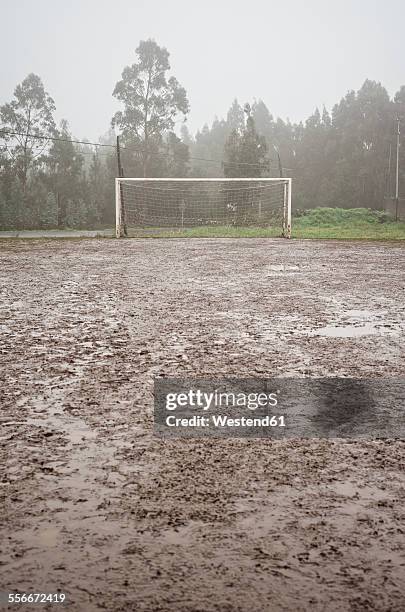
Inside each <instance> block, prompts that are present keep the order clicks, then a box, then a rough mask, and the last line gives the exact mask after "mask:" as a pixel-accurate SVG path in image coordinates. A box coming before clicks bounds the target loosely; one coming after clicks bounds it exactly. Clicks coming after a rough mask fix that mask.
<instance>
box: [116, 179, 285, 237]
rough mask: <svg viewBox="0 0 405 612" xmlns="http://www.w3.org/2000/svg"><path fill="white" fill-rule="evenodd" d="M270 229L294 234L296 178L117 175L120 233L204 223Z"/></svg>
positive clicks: (184, 226)
mask: <svg viewBox="0 0 405 612" xmlns="http://www.w3.org/2000/svg"><path fill="white" fill-rule="evenodd" d="M229 226H233V227H238V226H239V227H246V226H250V227H266V228H274V229H275V230H276V233H277V232H279V235H280V236H284V237H286V238H289V237H290V235H291V179H289V178H260V179H245V178H244V179H239V178H229V179H188V178H187V179H167V178H165V179H160V178H117V179H116V235H117V238H119V237H121V236H124V235H127V234H128V235H131V234H132V235H144V236H147V235H154V234H159V233H162V231H163V232H164V231H165V230H166V231H168V230H180V231H181V230H186V229H187V228H198V227H211V228H221V227H229Z"/></svg>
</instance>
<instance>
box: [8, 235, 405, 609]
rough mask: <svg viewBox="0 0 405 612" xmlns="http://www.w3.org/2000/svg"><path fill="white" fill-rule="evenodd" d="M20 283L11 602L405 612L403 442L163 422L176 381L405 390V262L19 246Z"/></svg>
mask: <svg viewBox="0 0 405 612" xmlns="http://www.w3.org/2000/svg"><path fill="white" fill-rule="evenodd" d="M0 282H1V294H0V318H1V327H0V334H1V345H0V360H1V362H0V364H1V365H0V373H1V389H0V402H1V412H0V426H1V435H0V449H1V461H0V469H1V475H0V496H1V499H0V512H1V516H0V520H1V533H0V547H1V554H0V576H1V578H0V590H2V591H8V590H12V591H19V592H38V591H40V592H47V593H50V592H57V590H59V591H61V592H64V593H66V594H67V599H68V602H69V603H68V607H67V609H69V610H72V611H92V610H99V609H105V610H113V611H119V610H123V611H126V610H140V611H148V612H155V611H156V612H164V611H168V612H169V611H170V612H214V611H215V612H217V611H218V612H219V611H220V612H247V611H249V612H256V611H257V612H259V611H275V612H278V611H294V612H296V611H309V610H311V611H315V612H324V611H327V612H329V611H331V612H333V611H335V610H339V611H340V612H345V611H350V612H363V611H370V610H377V611H384V612H400V611H403V610H404V609H405V521H404V519H405V504H404V502H405V476H404V467H405V442H404V441H401V440H370V441H361V442H360V441H356V440H339V439H336V440H319V439H314V440H299V439H291V440H283V441H271V440H251V439H249V440H246V439H245V440H243V439H227V440H224V439H209V440H208V439H206V438H205V439H200V440H192V439H179V440H175V439H170V440H162V439H159V438H157V437H155V436H154V435H153V424H152V420H153V404H152V399H153V398H152V391H153V378H154V377H156V376H160V375H167V376H169V375H190V376H202V375H211V376H212V375H216V376H218V377H220V376H223V375H227V376H244V377H246V376H249V377H250V376H255V377H266V376H355V377H363V376H364V377H376V376H378V377H380V376H383V377H391V376H398V375H399V376H401V375H402V376H403V375H404V373H405V360H404V354H405V342H404V338H405V299H404V297H405V247H404V246H401V244H399V243H391V244H384V243H361V242H357V243H354V242H335V241H330V242H320V241H319V242H313V241H282V240H264V239H238V240H233V239H215V240H214V239H213V240H211V239H205V240H198V239H196V240H191V239H189V240H153V239H152V240H121V241H116V240H108V239H104V240H103V239H100V240H98V239H95V240H68V241H63V240H39V241H29V240H25V241H11V240H9V241H4V242H2V244H0ZM54 607H55V606H52V609H53V608H54ZM21 608H22V606H21ZM41 608H42V609H51V606H49V605H44V604H43V605H42V606H41ZM10 609H14V610H15V609H20V606H18V605H13V606H10ZM25 609H28V608H27V607H26V608H25Z"/></svg>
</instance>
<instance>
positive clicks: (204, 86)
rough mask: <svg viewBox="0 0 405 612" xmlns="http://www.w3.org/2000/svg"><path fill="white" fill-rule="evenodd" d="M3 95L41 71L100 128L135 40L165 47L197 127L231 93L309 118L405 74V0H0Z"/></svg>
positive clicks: (65, 103) (60, 99) (82, 124)
mask: <svg viewBox="0 0 405 612" xmlns="http://www.w3.org/2000/svg"><path fill="white" fill-rule="evenodd" d="M0 7H1V17H2V27H1V37H0V53H1V89H0V103H3V102H5V101H9V100H10V99H11V97H12V94H13V90H14V87H15V85H16V84H17V83H18V82H20V81H21V80H22V79H23V78H24V77H25V76H26V75H27V74H28V73H30V72H34V73H36V74H38V75H39V76H40V77H41V78H42V80H43V82H44V85H45V88H46V89H47V91H48V92H49V93H50V94H51V96H52V97H53V98H54V100H55V103H56V106H57V115H56V116H57V119H58V120H59V119H61V118H62V117H63V118H66V119H67V120H68V121H69V124H70V127H71V130H72V132H73V133H74V135H75V136H77V137H80V138H83V137H87V138H90V139H92V140H94V139H95V140H98V137H99V136H100V135H101V134H104V133H105V132H106V131H107V130H108V128H109V125H110V121H111V117H112V115H113V114H114V112H115V111H116V110H118V109H119V105H118V102H117V101H116V100H115V99H114V98H113V97H112V91H113V88H114V85H115V83H116V82H117V80H119V78H120V75H121V72H122V69H123V67H124V66H126V65H128V64H131V63H133V62H134V61H135V54H134V50H135V48H136V47H137V46H138V43H139V41H140V40H144V39H147V38H154V39H155V40H156V42H157V43H158V44H159V45H162V46H165V47H166V48H167V49H168V51H169V52H170V62H171V67H172V74H173V75H174V76H176V77H177V79H178V80H179V81H180V83H181V84H182V85H183V86H184V87H185V88H186V90H187V92H188V97H189V100H190V104H191V112H190V115H189V119H188V126H189V128H190V130H191V131H193V132H195V131H196V130H197V129H198V128H200V127H202V125H203V124H204V123H205V122H207V123H209V124H210V123H211V122H212V121H213V119H214V117H215V115H217V116H219V117H222V116H225V115H226V112H227V109H228V108H229V106H230V104H231V102H232V100H233V98H235V97H237V98H238V99H239V101H240V102H241V103H244V102H246V101H252V100H253V99H254V98H257V99H258V98H262V99H263V100H264V102H265V103H266V104H267V106H268V107H269V109H270V111H271V112H272V113H273V115H275V116H280V117H282V118H283V119H286V118H287V117H289V118H290V119H291V120H292V121H298V120H301V119H303V120H304V119H305V118H306V117H308V115H309V114H311V113H312V112H313V110H314V108H315V107H316V106H319V107H322V105H323V104H325V106H326V107H327V108H331V107H332V105H333V104H334V103H335V102H337V101H338V100H339V99H340V98H341V97H342V96H343V95H344V94H345V93H346V92H347V91H348V90H349V89H358V88H359V87H360V86H361V85H362V83H363V82H364V80H365V79H366V78H370V79H374V80H377V81H381V83H382V84H383V85H384V86H385V87H386V88H387V89H388V92H389V94H390V95H393V94H394V93H395V92H396V91H397V90H398V89H399V87H400V85H403V84H405V36H404V23H405V1H404V0H385V1H384V2H383V1H382V0H333V1H330V0H329V1H328V0H301V1H300V0H290V1H288V0H284V1H283V0H278V1H277V2H276V1H274V0H267V1H266V0H249V1H243V2H242V1H239V0H222V1H221V0H215V1H214V0H198V1H192V0H188V1H187V0H167V1H164V0H149V1H144V0H108V1H107V0H0Z"/></svg>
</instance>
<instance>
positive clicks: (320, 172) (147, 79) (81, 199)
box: [0, 40, 405, 229]
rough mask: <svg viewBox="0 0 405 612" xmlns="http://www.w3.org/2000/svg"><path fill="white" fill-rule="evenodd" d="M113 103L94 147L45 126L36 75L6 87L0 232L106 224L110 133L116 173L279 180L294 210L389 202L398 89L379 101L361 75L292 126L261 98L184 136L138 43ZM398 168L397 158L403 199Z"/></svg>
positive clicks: (404, 115) (153, 47) (159, 66)
mask: <svg viewBox="0 0 405 612" xmlns="http://www.w3.org/2000/svg"><path fill="white" fill-rule="evenodd" d="M113 96H114V97H115V98H116V99H117V102H118V103H119V104H120V105H121V110H119V111H118V112H117V113H115V115H114V116H113V118H112V121H111V126H110V129H109V131H108V132H107V134H106V135H105V136H104V137H102V138H101V139H100V142H99V145H100V146H96V147H94V146H93V145H90V144H87V143H85V142H77V141H76V142H72V141H74V140H75V139H74V138H72V134H71V132H70V129H69V125H68V123H67V121H66V120H62V121H61V123H60V125H56V123H55V119H54V114H55V111H56V108H55V103H54V101H53V99H52V97H51V96H50V95H49V93H48V92H47V91H46V89H45V87H44V84H43V83H42V81H41V79H40V77H39V76H37V75H35V74H29V75H28V76H27V77H26V78H25V79H24V80H23V82H22V83H20V84H19V85H17V87H16V89H15V92H14V97H13V99H12V100H11V101H10V102H9V103H6V104H4V105H3V106H1V107H0V228H1V229H14V228H16V229H22V228H26V229H29V228H54V227H58V228H64V227H72V228H79V227H80V228H85V227H91V228H97V227H102V226H108V225H112V224H113V222H114V178H115V177H116V176H117V175H118V170H117V157H116V134H119V135H120V141H121V145H122V149H121V160H122V165H123V169H124V175H125V176H133V177H142V176H148V177H201V178H203V177H207V178H208V177H221V176H225V177H261V176H263V177H265V176H279V175H284V176H290V177H292V178H293V193H294V197H293V206H294V208H295V210H306V209H310V208H315V207H318V206H330V207H341V208H354V207H366V208H372V209H382V208H384V204H385V202H386V201H387V199H389V198H391V197H392V196H393V195H394V191H395V186H394V181H395V163H396V159H395V156H396V133H397V128H398V119H399V120H400V122H402V124H404V121H405V86H402V87H401V88H400V89H399V91H398V92H397V93H396V94H395V96H394V97H393V99H391V98H390V96H389V95H388V93H387V91H386V89H385V88H384V87H383V86H382V85H381V84H380V83H377V82H375V81H371V80H366V81H365V82H364V84H363V85H362V87H361V88H360V89H359V90H358V91H349V92H348V93H347V94H346V95H345V96H344V97H343V98H342V99H341V100H340V102H338V103H337V104H335V106H334V107H333V108H332V109H331V111H330V112H329V111H328V110H327V109H326V108H323V109H322V112H321V111H320V110H319V109H316V110H315V112H314V113H313V114H312V115H311V116H310V117H309V118H308V119H307V120H306V121H305V122H300V123H292V122H290V121H284V120H282V119H280V118H274V117H273V115H272V114H271V112H270V110H269V109H268V107H267V106H266V104H265V103H264V101H263V100H253V101H251V103H246V104H244V105H243V106H242V105H241V104H239V102H238V100H236V99H235V100H234V101H233V102H232V104H231V106H230V108H229V111H228V113H227V116H226V118H223V119H218V118H216V119H215V120H214V122H213V123H212V125H211V126H208V125H207V124H206V125H204V126H203V127H202V129H201V130H199V131H197V133H196V134H195V135H192V134H190V132H189V130H188V129H187V124H186V118H187V115H188V114H189V112H190V107H189V102H188V99H187V92H186V90H185V88H184V87H183V86H182V85H181V84H180V83H179V82H178V81H177V79H176V78H175V77H174V76H172V75H171V76H170V63H169V53H168V51H167V50H166V49H165V48H163V47H160V46H159V45H158V44H157V43H156V42H155V41H153V40H147V41H142V42H141V43H140V44H139V46H138V48H137V49H136V61H135V62H134V63H133V64H132V65H130V66H126V67H125V68H124V70H123V72H122V75H121V79H120V80H119V81H118V82H117V83H116V85H115V88H114V90H113ZM178 123H180V124H181V127H180V129H179V130H178V129H177V130H176V125H178ZM176 131H177V133H176ZM403 131H404V132H405V127H404V130H403ZM178 134H179V135H178ZM401 142H403V136H402V135H401ZM402 162H403V156H402V155H401V156H400V176H399V178H400V191H401V192H402V193H403V192H404V189H403V188H404V187H405V169H404V167H403V166H404V165H403V163H402Z"/></svg>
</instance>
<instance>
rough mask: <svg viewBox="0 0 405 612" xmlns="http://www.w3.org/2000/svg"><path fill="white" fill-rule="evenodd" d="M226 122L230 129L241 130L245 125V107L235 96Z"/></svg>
mask: <svg viewBox="0 0 405 612" xmlns="http://www.w3.org/2000/svg"><path fill="white" fill-rule="evenodd" d="M226 123H227V127H228V131H229V132H231V131H232V130H236V131H238V132H241V131H242V130H243V128H244V127H245V115H244V113H243V108H242V107H241V105H240V104H239V102H238V100H237V99H236V98H235V99H234V101H233V102H232V106H231V107H230V109H229V110H228V113H227V115H226Z"/></svg>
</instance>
